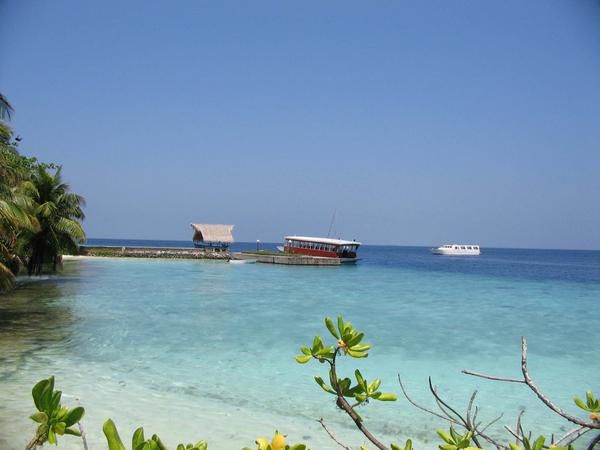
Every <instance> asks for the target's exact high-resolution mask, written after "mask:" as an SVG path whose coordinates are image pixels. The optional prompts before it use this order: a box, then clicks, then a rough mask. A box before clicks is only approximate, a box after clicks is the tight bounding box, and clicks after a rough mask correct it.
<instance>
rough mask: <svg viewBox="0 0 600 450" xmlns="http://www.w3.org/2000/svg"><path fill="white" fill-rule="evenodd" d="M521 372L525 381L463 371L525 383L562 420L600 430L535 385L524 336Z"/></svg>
mask: <svg viewBox="0 0 600 450" xmlns="http://www.w3.org/2000/svg"><path fill="white" fill-rule="evenodd" d="M521 372H522V373H523V379H522V380H518V379H516V378H504V377H497V376H494V375H486V374H481V373H478V372H473V371H470V370H463V373H465V374H467V375H473V376H476V377H479V378H486V379H489V380H495V381H503V382H510V383H524V384H526V385H527V386H528V387H529V389H531V390H532V391H533V392H534V393H535V395H536V396H537V397H538V398H539V399H540V400H541V401H542V403H544V404H545V405H546V406H547V407H548V408H550V409H551V410H552V411H554V412H555V413H556V414H558V415H559V416H561V417H562V418H564V419H566V420H568V421H569V422H572V423H574V424H576V425H579V426H582V427H585V428H590V429H600V422H594V421H592V422H586V421H585V420H581V419H579V418H578V417H575V416H572V415H571V414H569V413H567V412H566V411H564V410H563V409H561V408H559V407H558V406H557V405H555V404H554V403H553V402H552V401H551V400H550V399H549V398H548V397H546V396H545V395H544V394H543V393H542V391H541V390H540V388H539V387H538V386H537V385H536V384H535V383H534V381H533V379H532V378H531V376H530V375H529V371H528V370H527V338H526V337H525V336H523V337H522V338H521Z"/></svg>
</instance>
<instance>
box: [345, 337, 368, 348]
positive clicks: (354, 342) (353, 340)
mask: <svg viewBox="0 0 600 450" xmlns="http://www.w3.org/2000/svg"><path fill="white" fill-rule="evenodd" d="M364 337H365V333H358V334H357V335H356V336H354V337H352V338H351V339H350V340H349V341H348V342H346V344H347V345H348V347H354V346H355V345H358V344H359V343H360V341H362V339H363V338H364ZM353 350H354V349H353Z"/></svg>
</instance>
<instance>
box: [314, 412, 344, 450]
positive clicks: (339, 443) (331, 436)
mask: <svg viewBox="0 0 600 450" xmlns="http://www.w3.org/2000/svg"><path fill="white" fill-rule="evenodd" d="M317 422H319V423H320V424H321V426H322V427H323V429H324V430H325V432H326V433H327V434H328V435H329V437H330V438H331V439H332V440H333V442H335V443H336V444H337V445H339V446H340V447H342V448H345V449H346V450H352V449H351V448H350V447H348V446H346V445H344V444H342V443H341V442H340V441H338V440H337V439H336V438H335V436H334V435H333V434H332V433H331V431H329V429H328V428H327V426H326V425H325V421H324V420H323V418H322V417H321V418H320V419H319V420H317Z"/></svg>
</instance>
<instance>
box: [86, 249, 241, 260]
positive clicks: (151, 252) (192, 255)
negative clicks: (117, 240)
mask: <svg viewBox="0 0 600 450" xmlns="http://www.w3.org/2000/svg"><path fill="white" fill-rule="evenodd" d="M79 254H80V255H85V256H105V257H115V258H167V259H216V260H225V261H227V260H229V259H231V254H230V253H229V252H228V251H223V250H221V249H218V248H215V247H212V248H210V247H209V248H196V247H130V246H112V245H81V246H80V247H79Z"/></svg>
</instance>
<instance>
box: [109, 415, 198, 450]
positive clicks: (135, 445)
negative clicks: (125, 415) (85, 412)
mask: <svg viewBox="0 0 600 450" xmlns="http://www.w3.org/2000/svg"><path fill="white" fill-rule="evenodd" d="M102 431H103V432H104V436H106V441H107V443H108V450H125V446H124V445H123V442H122V441H121V437H120V436H119V432H118V431H117V427H116V425H115V423H114V422H113V421H112V420H111V419H108V420H107V421H106V422H104V425H103V426H102ZM207 449H208V443H207V442H206V441H199V442H197V443H196V444H187V445H184V444H179V445H177V450H207ZM131 450H168V449H167V447H166V446H165V445H164V444H163V442H162V441H161V440H160V437H158V435H157V434H153V435H152V437H150V438H148V439H146V438H145V437H144V428H142V427H139V428H138V429H137V430H135V431H134V432H133V436H132V438H131Z"/></svg>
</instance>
